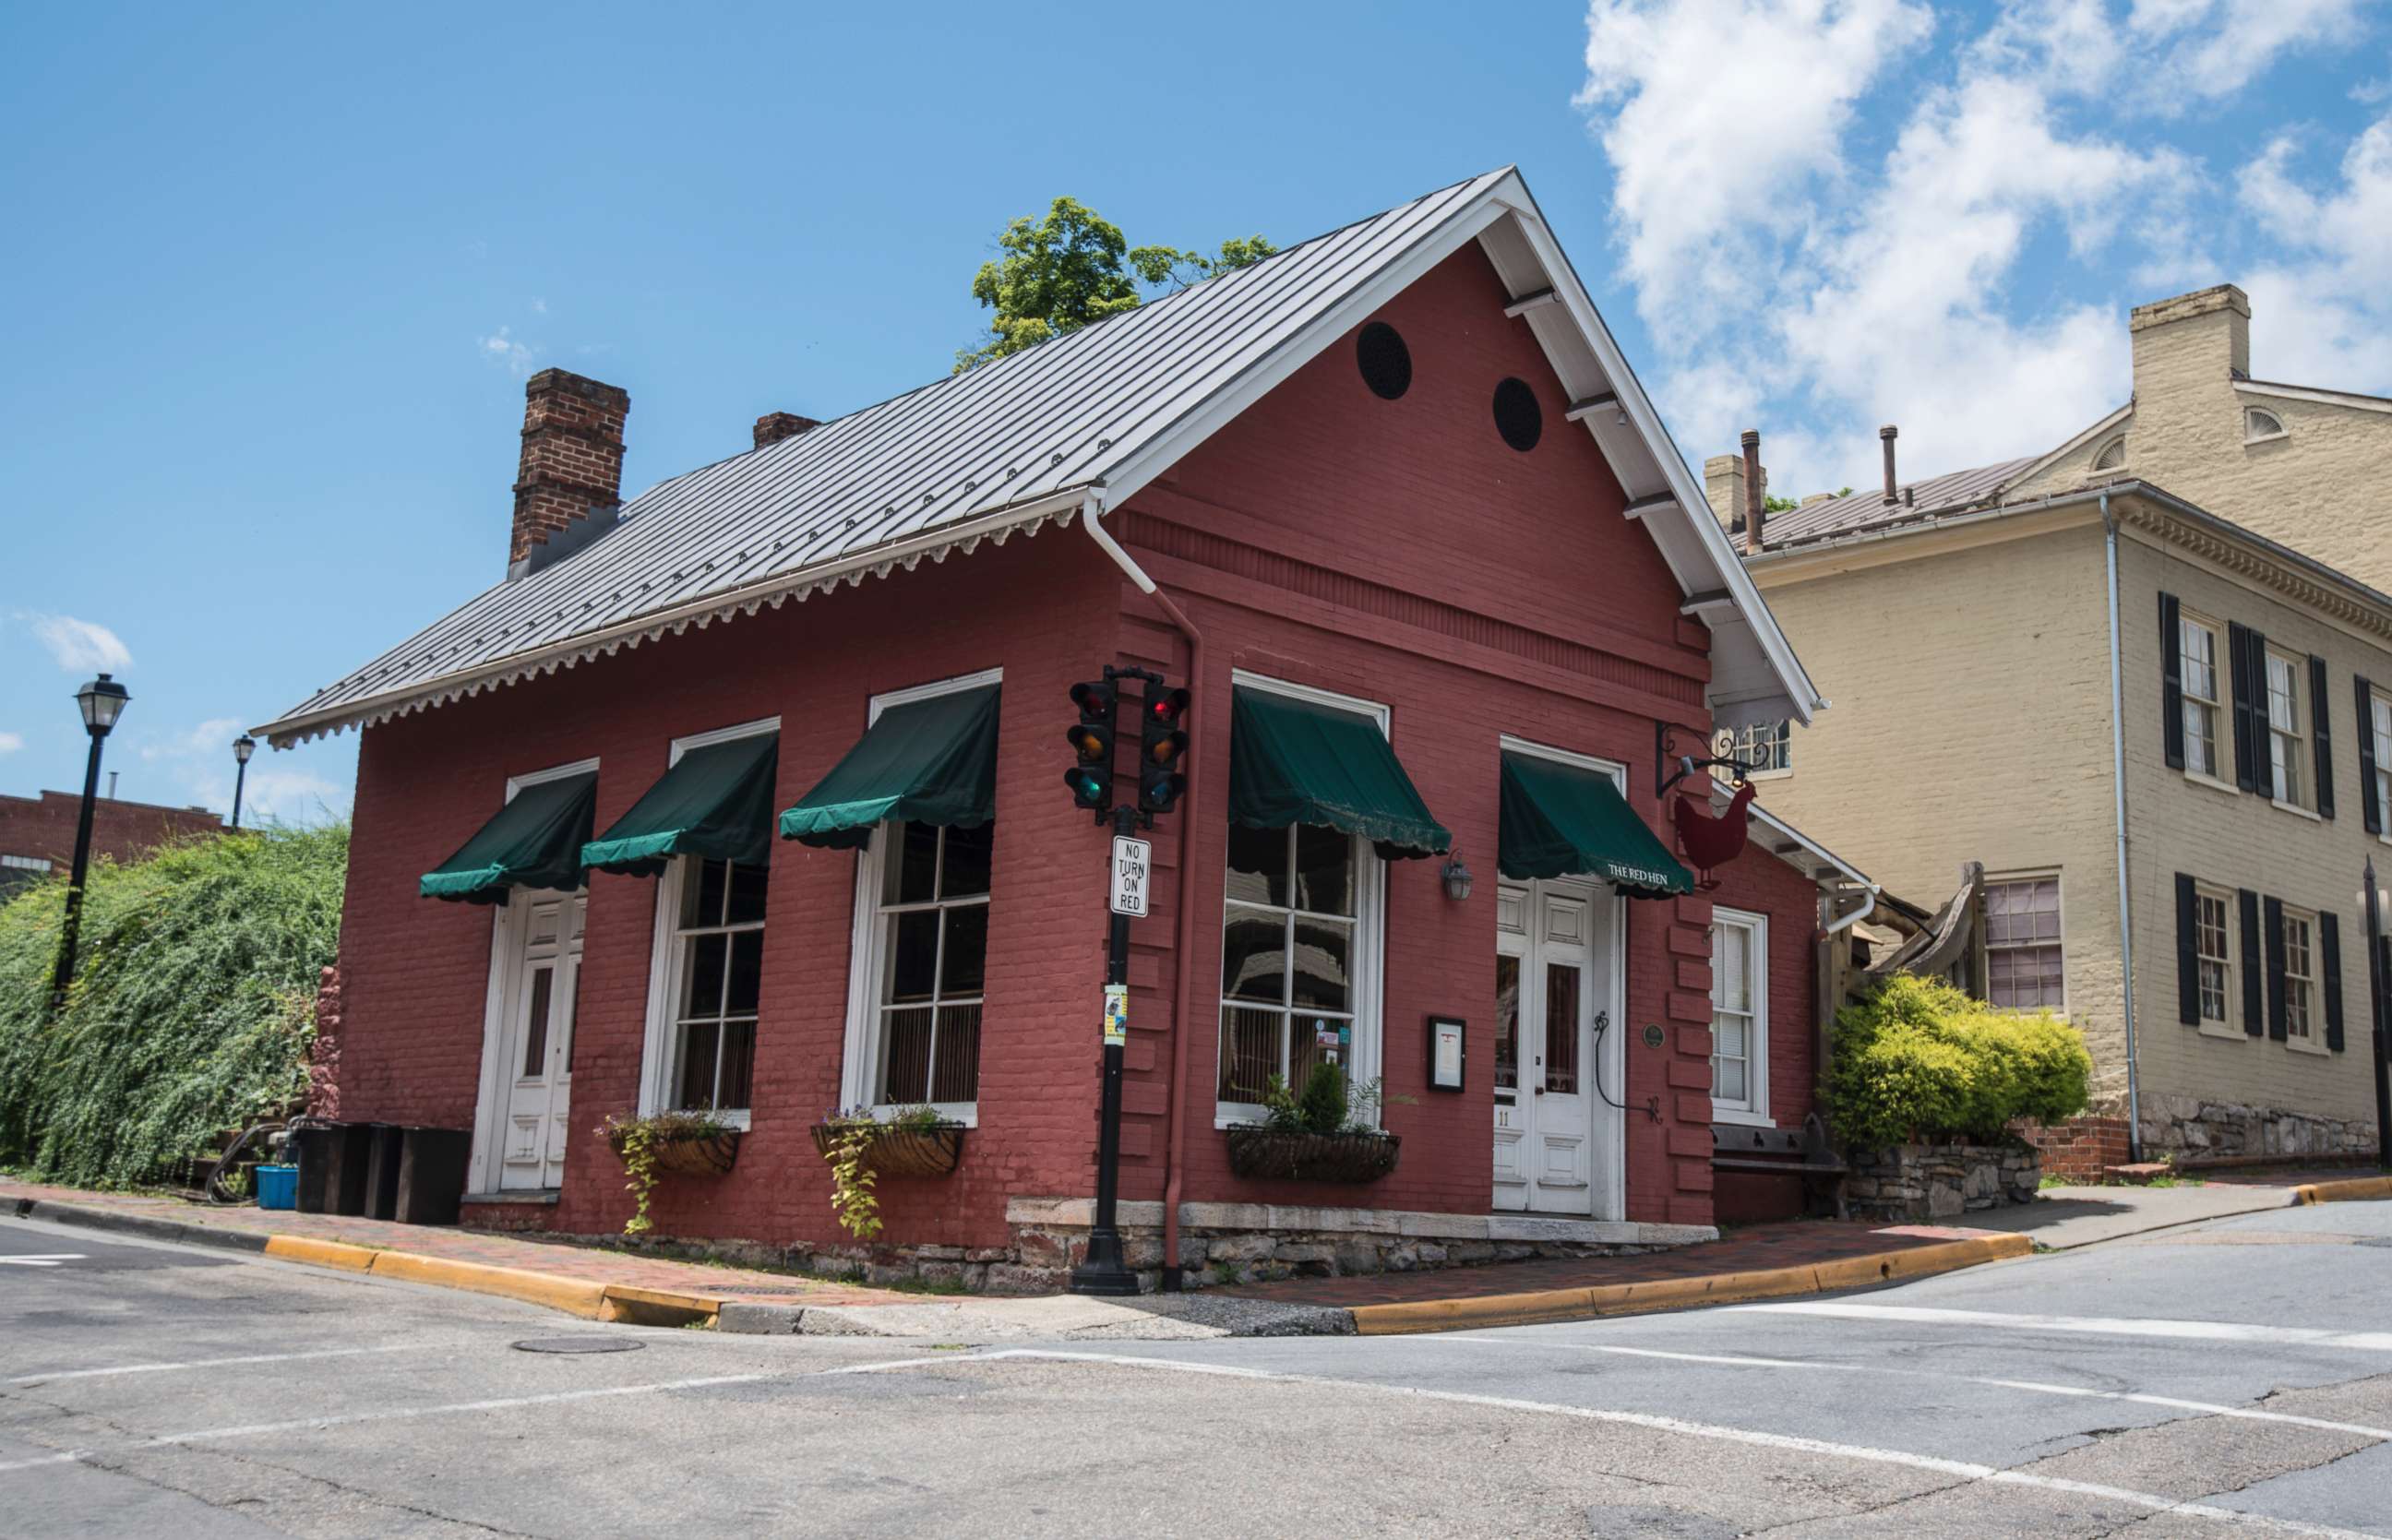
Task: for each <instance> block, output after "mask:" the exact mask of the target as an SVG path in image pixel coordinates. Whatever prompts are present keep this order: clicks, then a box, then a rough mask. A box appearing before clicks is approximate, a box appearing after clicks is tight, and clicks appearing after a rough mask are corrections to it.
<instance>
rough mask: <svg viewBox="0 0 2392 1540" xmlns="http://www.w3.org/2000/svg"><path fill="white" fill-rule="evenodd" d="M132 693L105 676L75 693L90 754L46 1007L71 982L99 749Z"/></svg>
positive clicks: (61, 998) (58, 1000)
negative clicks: (87, 735)
mask: <svg viewBox="0 0 2392 1540" xmlns="http://www.w3.org/2000/svg"><path fill="white" fill-rule="evenodd" d="M132 699H133V696H132V695H131V694H130V693H129V692H127V691H126V690H125V688H124V686H123V685H121V684H119V683H117V682H116V680H114V679H110V677H109V676H108V675H106V674H102V675H100V676H99V678H97V679H94V680H92V681H91V682H90V683H89V684H86V685H84V687H83V688H82V689H80V690H78V691H76V692H75V707H76V709H77V710H79V711H81V712H82V713H83V728H84V731H85V732H87V733H89V734H90V735H91V754H90V757H88V758H86V759H85V760H84V771H83V807H82V809H81V810H80V811H79V812H78V813H77V815H76V817H75V843H74V866H73V868H72V870H71V872H70V874H68V877H67V912H66V916H65V918H64V920H63V922H62V923H61V924H60V925H59V926H58V964H57V965H56V966H55V967H53V968H52V969H51V970H50V1009H51V1010H52V1011H54V1012H55V1011H57V1010H58V1008H60V1007H61V1006H63V1005H64V1004H65V1003H66V999H67V987H68V986H69V985H71V984H72V983H73V982H74V972H75V942H76V940H77V939H78V938H79V933H80V932H81V931H82V929H83V885H84V878H85V877H86V876H88V875H89V874H90V873H91V819H92V810H93V805H94V804H95V803H96V802H97V800H98V799H99V751H100V748H101V745H103V744H106V743H107V742H108V735H109V733H110V731H114V729H115V727H116V721H117V718H120V717H122V716H123V715H124V707H125V705H126V703H127V702H129V701H131V700H132Z"/></svg>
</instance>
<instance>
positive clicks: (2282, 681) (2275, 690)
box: [2268, 647, 2308, 808]
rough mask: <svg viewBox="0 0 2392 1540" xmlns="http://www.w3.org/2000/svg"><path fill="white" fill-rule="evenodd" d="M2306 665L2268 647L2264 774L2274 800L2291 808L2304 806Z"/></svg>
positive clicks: (2306, 803)
mask: <svg viewBox="0 0 2392 1540" xmlns="http://www.w3.org/2000/svg"><path fill="white" fill-rule="evenodd" d="M2307 668H2308V665H2307V664H2306V663H2305V662H2303V661H2302V660H2301V659H2298V658H2295V657H2290V656H2287V655H2286V654H2282V653H2279V652H2277V651H2276V650H2275V649H2274V648H2272V647H2271V648H2269V650H2268V774H2269V783H2270V785H2271V788H2272V791H2271V795H2273V796H2274V797H2275V799H2276V800H2277V801H2279V802H2284V803H2289V804H2291V805H2292V806H2294V807H2295V808H2306V807H2308V777H2307V776H2306V775H2304V774H2302V772H2301V770H2302V767H2301V750H2302V747H2303V739H2302V727H2301V723H2302V719H2303V707H2302V702H2301V679H2302V678H2303V676H2304V674H2305V672H2306V671H2307Z"/></svg>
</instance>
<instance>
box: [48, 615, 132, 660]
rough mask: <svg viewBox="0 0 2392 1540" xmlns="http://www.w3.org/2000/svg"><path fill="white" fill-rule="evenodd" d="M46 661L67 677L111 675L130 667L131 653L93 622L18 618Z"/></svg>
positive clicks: (69, 618)
mask: <svg viewBox="0 0 2392 1540" xmlns="http://www.w3.org/2000/svg"><path fill="white" fill-rule="evenodd" d="M22 618H23V619H24V620H25V622H26V624H28V625H29V626H31V627H32V630H33V635H34V637H35V638H36V639H37V640H39V641H40V642H41V644H42V646H43V647H44V648H45V650H47V651H48V653H49V654H50V659H51V661H52V662H54V663H56V664H57V665H58V666H59V667H60V668H63V669H65V670H66V671H67V672H68V673H71V674H88V673H94V672H99V673H109V674H115V673H121V672H123V670H125V669H127V668H130V667H132V666H133V653H132V650H131V649H130V648H128V647H126V646H125V645H124V643H123V641H122V640H120V639H119V638H118V636H117V634H116V633H115V632H114V631H111V630H110V629H109V628H107V627H105V626H102V625H100V624H99V623H98V622H97V621H94V620H77V619H76V618H75V617H74V616H72V615H24V616H23V617H22Z"/></svg>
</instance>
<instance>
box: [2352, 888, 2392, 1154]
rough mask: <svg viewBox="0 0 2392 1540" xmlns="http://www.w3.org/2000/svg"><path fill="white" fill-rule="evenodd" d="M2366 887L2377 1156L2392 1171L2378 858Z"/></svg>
mask: <svg viewBox="0 0 2392 1540" xmlns="http://www.w3.org/2000/svg"><path fill="white" fill-rule="evenodd" d="M2364 877H2365V881H2366V883H2367V889H2366V891H2365V892H2363V893H2361V894H2360V901H2361V902H2362V903H2364V904H2365V905H2366V906H2367V1001H2368V1007H2369V1009H2368V1013H2367V1016H2368V1025H2369V1026H2370V1027H2371V1028H2373V1037H2374V1039H2375V1158H2376V1163H2377V1164H2378V1165H2380V1166H2382V1167H2383V1169H2384V1170H2386V1171H2392V1070H2388V1069H2387V1068H2386V1063H2385V1056H2386V1054H2392V1009H2387V1006H2392V1002H2387V1001H2386V998H2385V994H2384V990H2385V987H2386V983H2387V982H2392V981H2387V980H2386V978H2385V977H2384V971H2385V969H2384V892H2383V890H2382V889H2381V888H2378V887H2377V886H2375V861H2374V858H2373V857H2372V856H2371V857H2369V858H2368V861H2367V867H2366V871H2365V874H2364Z"/></svg>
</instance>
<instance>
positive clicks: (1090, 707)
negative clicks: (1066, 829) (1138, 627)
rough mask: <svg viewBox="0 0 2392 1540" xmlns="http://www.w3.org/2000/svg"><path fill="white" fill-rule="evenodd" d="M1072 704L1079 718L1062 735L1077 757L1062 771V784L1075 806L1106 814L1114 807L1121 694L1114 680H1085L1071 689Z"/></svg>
mask: <svg viewBox="0 0 2392 1540" xmlns="http://www.w3.org/2000/svg"><path fill="white" fill-rule="evenodd" d="M1072 705H1076V706H1078V707H1079V708H1080V719H1079V720H1078V721H1076V722H1074V723H1072V725H1071V726H1070V727H1068V728H1066V729H1064V730H1063V736H1064V737H1065V738H1066V739H1067V740H1068V741H1069V742H1070V743H1071V745H1072V753H1073V754H1074V755H1076V756H1077V757H1078V758H1077V761H1076V762H1075V763H1074V764H1073V765H1072V768H1071V769H1070V770H1065V771H1064V772H1063V783H1064V784H1065V785H1067V786H1069V787H1071V788H1072V804H1073V805H1074V806H1076V807H1081V808H1086V809H1090V810H1092V811H1095V812H1103V811H1105V810H1107V809H1109V808H1110V807H1111V804H1112V792H1113V714H1114V713H1115V712H1116V711H1118V710H1119V709H1120V707H1121V695H1120V692H1118V691H1116V690H1115V689H1114V688H1113V684H1112V681H1111V679H1085V680H1083V681H1081V682H1080V683H1078V684H1075V685H1073V686H1072Z"/></svg>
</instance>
